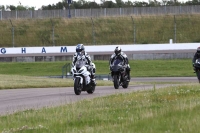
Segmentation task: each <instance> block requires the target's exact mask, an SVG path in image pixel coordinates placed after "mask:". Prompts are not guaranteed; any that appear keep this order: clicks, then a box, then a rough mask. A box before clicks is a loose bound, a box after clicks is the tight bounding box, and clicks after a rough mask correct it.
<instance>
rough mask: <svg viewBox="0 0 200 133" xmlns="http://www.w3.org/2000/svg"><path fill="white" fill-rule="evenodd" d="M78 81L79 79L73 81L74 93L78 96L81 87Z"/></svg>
mask: <svg viewBox="0 0 200 133" xmlns="http://www.w3.org/2000/svg"><path fill="white" fill-rule="evenodd" d="M79 82H80V79H79V78H75V81H74V93H75V94H76V95H80V94H81V85H80V83H79Z"/></svg>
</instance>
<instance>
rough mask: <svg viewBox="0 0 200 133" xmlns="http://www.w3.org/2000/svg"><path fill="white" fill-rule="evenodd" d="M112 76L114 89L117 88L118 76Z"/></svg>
mask: <svg viewBox="0 0 200 133" xmlns="http://www.w3.org/2000/svg"><path fill="white" fill-rule="evenodd" d="M113 78H114V87H115V89H119V79H118V76H117V75H114V76H113Z"/></svg>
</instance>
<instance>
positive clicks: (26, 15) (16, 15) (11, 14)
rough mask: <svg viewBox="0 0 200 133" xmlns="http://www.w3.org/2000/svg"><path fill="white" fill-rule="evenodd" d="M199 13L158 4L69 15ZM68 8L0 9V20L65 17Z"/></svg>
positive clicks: (194, 9) (77, 11)
mask: <svg viewBox="0 0 200 133" xmlns="http://www.w3.org/2000/svg"><path fill="white" fill-rule="evenodd" d="M196 13H200V5H191V6H160V7H129V8H99V9H70V16H71V17H106V16H128V15H159V14H160V15H167V14H174V15H177V14H196ZM68 16H69V10H68V9H67V10H35V11H34V10H26V11H0V20H5V19H20V18H21V19H42V18H60V17H62V18H63V17H64V18H67V17H68Z"/></svg>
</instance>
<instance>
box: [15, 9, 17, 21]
mask: <svg viewBox="0 0 200 133" xmlns="http://www.w3.org/2000/svg"><path fill="white" fill-rule="evenodd" d="M15 15H16V19H17V10H16V12H15Z"/></svg>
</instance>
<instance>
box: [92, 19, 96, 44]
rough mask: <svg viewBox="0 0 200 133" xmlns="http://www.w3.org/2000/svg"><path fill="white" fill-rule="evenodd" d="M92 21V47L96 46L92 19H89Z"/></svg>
mask: <svg viewBox="0 0 200 133" xmlns="http://www.w3.org/2000/svg"><path fill="white" fill-rule="evenodd" d="M91 20H92V37H93V45H95V44H96V41H95V31H94V22H93V19H92V18H91Z"/></svg>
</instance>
